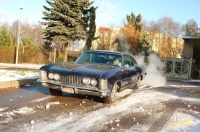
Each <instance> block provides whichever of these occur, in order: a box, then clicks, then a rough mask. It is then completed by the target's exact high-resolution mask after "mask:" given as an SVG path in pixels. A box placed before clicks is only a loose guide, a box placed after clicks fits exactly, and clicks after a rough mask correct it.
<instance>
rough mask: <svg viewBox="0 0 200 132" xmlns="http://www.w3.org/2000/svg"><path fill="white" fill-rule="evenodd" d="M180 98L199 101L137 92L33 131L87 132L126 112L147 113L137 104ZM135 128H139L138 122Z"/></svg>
mask: <svg viewBox="0 0 200 132" xmlns="http://www.w3.org/2000/svg"><path fill="white" fill-rule="evenodd" d="M125 91H126V90H125ZM125 93H129V92H125ZM180 98H181V99H182V100H183V101H190V103H192V102H198V101H199V99H197V98H189V97H188V98H185V97H183V98H182V97H179V96H176V95H173V94H169V93H162V92H158V91H151V90H145V91H139V92H136V93H134V94H131V95H130V96H128V97H126V98H124V99H122V100H119V101H118V102H115V103H113V104H112V105H111V106H110V105H108V106H106V107H103V108H101V109H98V110H96V111H91V112H86V113H84V114H73V115H72V114H65V115H63V116H60V117H58V118H57V119H56V120H54V121H53V122H40V123H39V124H35V126H34V131H38V130H40V131H57V130H59V131H66V129H67V130H68V131H88V130H89V129H91V128H92V127H94V126H97V125H98V124H105V123H107V122H109V121H110V120H111V119H112V120H113V121H114V120H117V119H119V118H120V117H121V116H123V114H124V115H126V114H127V111H128V112H134V113H135V112H146V113H147V112H148V111H145V109H144V108H143V107H141V106H138V104H141V103H142V104H143V105H148V104H150V103H151V104H152V102H153V103H155V104H158V103H160V102H163V101H168V100H176V99H180ZM160 107H164V106H160ZM156 110H159V108H157V109H156ZM156 110H155V111H156ZM153 111H154V110H153ZM150 114H151V113H150ZM46 126H49V127H46ZM77 126H78V127H77ZM137 126H138V127H140V126H141V125H140V124H139V122H138V125H137ZM144 129H145V130H146V129H147V127H145V128H144Z"/></svg>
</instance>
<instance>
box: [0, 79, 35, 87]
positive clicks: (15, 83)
mask: <svg viewBox="0 0 200 132" xmlns="http://www.w3.org/2000/svg"><path fill="white" fill-rule="evenodd" d="M37 80H38V78H32V79H23V80H14V81H6V82H0V89H6V88H17V87H21V86H25V85H28V84H35V83H37Z"/></svg>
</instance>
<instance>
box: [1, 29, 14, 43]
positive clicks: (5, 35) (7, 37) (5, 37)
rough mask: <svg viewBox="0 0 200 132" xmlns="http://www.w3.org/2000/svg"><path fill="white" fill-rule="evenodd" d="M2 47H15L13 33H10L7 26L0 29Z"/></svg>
mask: <svg viewBox="0 0 200 132" xmlns="http://www.w3.org/2000/svg"><path fill="white" fill-rule="evenodd" d="M0 45H1V46H12V45H13V37H12V35H11V33H10V32H9V31H8V28H7V26H6V25H3V26H2V27H1V29H0Z"/></svg>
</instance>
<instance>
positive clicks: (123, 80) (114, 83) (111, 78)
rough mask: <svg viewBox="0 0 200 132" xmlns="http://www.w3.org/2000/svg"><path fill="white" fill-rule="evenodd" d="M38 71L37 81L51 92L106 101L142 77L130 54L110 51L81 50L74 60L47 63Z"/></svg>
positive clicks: (131, 86) (132, 86)
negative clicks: (38, 79)
mask: <svg viewBox="0 0 200 132" xmlns="http://www.w3.org/2000/svg"><path fill="white" fill-rule="evenodd" d="M40 70H41V79H40V83H41V84H42V86H44V87H47V88H49V90H50V92H51V94H53V95H56V96H58V95H62V92H68V93H74V94H84V95H95V96H100V97H103V98H104V99H105V101H106V102H107V103H111V102H113V101H115V100H116V94H117V93H118V92H120V91H122V90H124V89H126V88H137V87H138V84H139V82H140V80H142V79H143V78H144V72H143V70H142V68H140V67H139V66H138V65H137V62H136V61H135V59H134V57H133V56H132V55H130V54H126V53H121V52H111V51H85V52H84V53H83V54H82V55H81V56H80V57H79V58H78V59H77V60H76V61H75V62H70V63H58V64H50V65H46V66H43V67H42V68H41V69H40Z"/></svg>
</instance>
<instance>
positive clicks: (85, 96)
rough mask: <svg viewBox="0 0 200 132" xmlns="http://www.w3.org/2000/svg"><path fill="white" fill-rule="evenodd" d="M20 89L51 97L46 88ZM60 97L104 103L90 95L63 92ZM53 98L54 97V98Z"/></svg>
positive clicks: (35, 85) (38, 86) (32, 86)
mask: <svg viewBox="0 0 200 132" xmlns="http://www.w3.org/2000/svg"><path fill="white" fill-rule="evenodd" d="M21 89H24V90H29V91H33V92H40V93H42V94H45V95H49V96H53V95H52V94H51V93H50V91H49V89H48V88H45V87H42V86H41V85H39V84H34V85H29V86H24V87H21ZM60 96H62V97H68V98H76V99H80V100H84V99H87V100H90V101H94V102H97V103H104V99H103V98H101V97H98V96H92V95H81V94H72V93H66V92H63V93H62V95H60ZM54 97H56V96H54ZM57 97H59V96H57Z"/></svg>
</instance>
